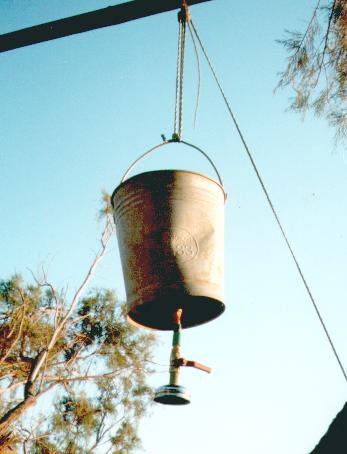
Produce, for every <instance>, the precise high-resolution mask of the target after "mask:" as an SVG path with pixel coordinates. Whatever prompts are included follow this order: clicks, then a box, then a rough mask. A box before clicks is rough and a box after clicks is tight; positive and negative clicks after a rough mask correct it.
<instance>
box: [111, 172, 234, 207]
mask: <svg viewBox="0 0 347 454" xmlns="http://www.w3.org/2000/svg"><path fill="white" fill-rule="evenodd" d="M175 172H179V173H189V174H192V175H198V176H200V177H203V178H205V179H207V180H210V181H212V182H213V183H215V184H216V185H217V186H218V187H219V188H220V189H221V190H222V192H223V195H224V204H225V203H226V201H227V198H228V194H227V192H226V191H225V190H224V186H223V185H222V184H220V183H219V181H217V180H215V179H214V178H212V177H210V176H208V175H204V174H203V173H200V172H195V171H194V170H185V169H157V170H148V171H146V172H141V173H137V174H136V175H133V176H132V177H130V178H128V179H127V180H125V181H123V182H122V183H120V184H119V185H118V186H117V187H116V188H115V190H114V191H113V192H112V195H111V204H112V208H114V204H113V199H114V197H115V195H116V193H117V192H118V191H119V190H120V189H121V188H122V187H124V186H126V185H127V184H128V183H130V182H132V181H133V180H134V179H136V178H138V177H140V176H143V175H146V174H151V173H175Z"/></svg>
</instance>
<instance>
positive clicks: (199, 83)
mask: <svg viewBox="0 0 347 454" xmlns="http://www.w3.org/2000/svg"><path fill="white" fill-rule="evenodd" d="M187 22H188V28H189V32H190V36H191V38H192V42H193V47H194V53H195V56H196V65H197V71H198V89H197V93H196V104H195V111H194V121H193V127H194V128H195V125H196V118H197V115H198V109H199V102H200V91H201V70H200V57H199V52H198V48H197V45H196V42H195V38H194V34H193V30H192V27H191V24H190V17H189V19H188V21H187Z"/></svg>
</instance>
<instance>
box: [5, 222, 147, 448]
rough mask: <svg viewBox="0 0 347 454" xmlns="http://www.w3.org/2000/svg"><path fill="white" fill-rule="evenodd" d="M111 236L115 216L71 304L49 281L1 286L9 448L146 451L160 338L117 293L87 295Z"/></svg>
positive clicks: (18, 280) (15, 278)
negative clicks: (129, 316) (150, 379)
mask: <svg viewBox="0 0 347 454" xmlns="http://www.w3.org/2000/svg"><path fill="white" fill-rule="evenodd" d="M108 219H109V217H108ZM109 236H110V220H108V223H107V225H106V229H105V231H104V233H103V237H102V241H101V247H100V251H99V252H98V253H97V255H96V257H95V259H94V260H93V263H92V265H91V267H90V269H89V271H88V273H87V276H86V278H85V279H84V281H83V283H82V285H81V287H80V288H79V289H78V290H77V292H76V293H75V295H74V296H73V297H72V299H71V300H68V298H67V296H66V292H64V291H60V292H58V291H57V290H56V289H54V287H53V286H52V285H51V284H50V283H49V282H48V281H47V279H46V276H44V275H43V276H42V278H41V279H34V283H33V284H24V282H23V281H22V279H21V278H20V276H18V275H16V276H13V277H12V278H10V279H7V280H1V281H0V408H1V410H0V452H5V447H6V446H8V445H11V446H12V447H17V448H18V447H19V448H18V449H22V451H23V452H24V453H28V454H29V453H31V454H53V453H54V454H82V453H83V454H91V453H94V452H95V453H96V452H98V453H101V452H104V453H106V452H109V453H113V454H126V453H127V454H128V453H131V452H133V450H134V449H135V448H136V447H137V446H138V445H139V439H138V437H137V423H138V421H139V418H140V417H141V416H142V415H143V414H144V412H145V410H146V406H147V404H148V401H149V399H150V398H151V390H150V388H149V387H148V385H147V383H146V377H147V374H148V372H149V369H148V365H149V363H150V358H151V347H152V345H153V342H154V337H153V336H152V335H151V334H147V333H144V332H141V331H139V330H137V329H135V328H133V327H132V326H131V325H129V324H128V323H127V322H126V320H125V317H124V315H125V308H124V306H123V305H122V304H120V303H119V302H118V301H117V300H116V298H115V295H114V293H113V292H112V291H111V290H107V289H92V290H89V292H88V293H87V294H86V295H85V296H82V292H84V290H85V289H86V287H87V285H88V283H89V281H90V278H91V276H92V274H93V271H94V269H95V266H96V265H97V263H98V262H99V261H100V259H101V258H102V256H103V255H104V253H105V250H106V245H107V241H108V238H109ZM37 403H39V405H38V407H39V408H40V409H41V414H40V413H39V412H35V413H32V408H33V407H34V406H35V405H36V404H37ZM42 412H43V413H42ZM28 415H29V416H28Z"/></svg>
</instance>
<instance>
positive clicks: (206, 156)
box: [121, 140, 223, 187]
mask: <svg viewBox="0 0 347 454" xmlns="http://www.w3.org/2000/svg"><path fill="white" fill-rule="evenodd" d="M169 143H183V144H184V145H187V146H188V147H191V148H194V149H195V150H197V151H199V152H200V153H201V154H202V155H203V156H205V158H206V159H207V160H208V162H209V163H210V164H211V166H212V167H213V170H214V171H215V172H216V175H217V177H218V181H219V184H220V185H221V186H222V187H223V182H222V179H221V177H220V175H219V172H218V170H217V167H216V166H215V165H214V163H213V161H212V159H211V158H210V157H209V156H208V154H207V153H205V152H204V151H203V150H201V148H199V147H197V146H196V145H193V144H191V143H189V142H185V141H184V140H179V141H178V140H165V141H164V142H162V143H160V144H159V145H156V146H155V147H153V148H151V149H150V150H148V151H146V152H145V153H143V154H142V155H141V156H139V157H138V158H137V159H136V160H135V161H134V162H133V163H132V164H131V165H130V166H129V167H128V169H127V170H126V172H125V174H124V175H123V177H122V179H121V183H123V182H124V180H125V179H126V177H127V176H128V175H129V173H130V172H131V171H132V169H133V168H134V167H135V166H136V165H137V164H138V163H139V162H140V161H142V159H144V158H145V157H146V156H148V155H149V154H151V153H153V152H154V151H155V150H157V149H158V148H161V147H163V146H165V145H168V144H169Z"/></svg>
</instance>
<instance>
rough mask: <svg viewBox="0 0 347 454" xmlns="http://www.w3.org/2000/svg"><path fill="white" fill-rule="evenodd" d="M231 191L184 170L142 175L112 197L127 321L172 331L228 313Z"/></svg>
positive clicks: (204, 177)
mask: <svg viewBox="0 0 347 454" xmlns="http://www.w3.org/2000/svg"><path fill="white" fill-rule="evenodd" d="M224 203H225V192H224V190H223V187H222V186H221V185H220V184H219V183H217V182H216V181H215V180H213V179H211V178H209V177H206V176H204V175H201V174H198V173H194V172H189V171H184V170H158V171H152V172H145V173H141V174H139V175H136V176H134V177H132V178H130V179H128V180H126V181H125V182H123V183H122V184H120V185H119V186H118V187H117V188H116V189H115V191H114V193H113V194H112V206H113V209H114V220H115V224H116V231H117V238H118V244H119V249H120V254H121V261H122V269H123V275H124V281H125V288H126V294H127V304H128V318H129V319H130V321H132V322H133V323H135V324H136V325H141V326H143V327H147V328H153V329H159V330H172V329H173V327H174V324H173V313H174V312H175V311H177V309H178V308H181V309H183V317H182V321H181V323H182V327H183V328H188V327H191V326H196V325H200V324H202V323H205V322H208V321H210V320H213V319H214V318H216V317H218V316H219V315H220V314H221V313H222V312H223V311H224V308H225V306H224V303H223V271H224V269H223V268H224V266H223V265H224V264H223V256H224Z"/></svg>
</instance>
